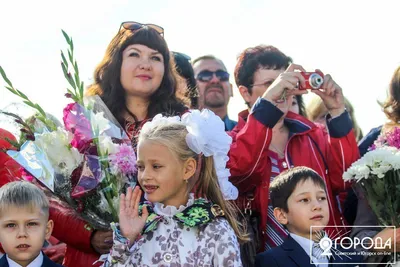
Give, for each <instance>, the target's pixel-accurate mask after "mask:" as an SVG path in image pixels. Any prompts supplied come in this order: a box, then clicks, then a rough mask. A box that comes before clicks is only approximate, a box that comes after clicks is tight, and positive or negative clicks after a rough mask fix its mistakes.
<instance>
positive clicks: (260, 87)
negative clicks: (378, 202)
mask: <svg viewBox="0 0 400 267" xmlns="http://www.w3.org/2000/svg"><path fill="white" fill-rule="evenodd" d="M290 63H291V59H290V58H289V57H287V56H286V55H285V54H283V53H282V52H281V51H280V50H278V49H277V48H275V47H273V46H264V45H261V46H257V47H252V48H248V49H246V50H245V51H243V52H242V53H241V54H240V56H239V58H238V62H237V64H236V68H235V80H236V84H237V86H238V87H239V91H240V92H241V94H242V97H243V98H244V100H245V101H246V103H248V105H249V110H246V111H243V112H241V113H240V114H239V122H238V125H237V127H236V128H235V129H234V130H233V132H232V137H233V144H232V146H231V150H230V153H229V156H230V159H229V162H228V167H229V168H230V171H231V175H232V176H231V178H230V180H231V182H232V183H233V184H234V185H236V186H237V187H238V188H239V191H240V194H241V203H238V204H239V205H240V206H241V207H246V206H247V207H248V206H251V209H252V210H253V211H256V212H258V213H259V232H260V235H259V236H260V238H261V242H260V243H261V244H260V246H259V247H258V250H259V251H264V250H267V249H270V248H272V247H275V246H277V245H280V244H282V242H283V240H284V239H285V238H286V236H287V232H286V230H285V229H284V227H282V225H280V224H279V223H278V222H276V220H275V219H274V216H273V209H272V206H271V203H269V184H270V182H271V181H272V180H273V179H274V177H276V176H277V175H278V174H279V173H281V172H283V171H285V170H287V169H289V168H292V167H295V166H307V167H310V168H312V169H313V170H315V171H316V172H318V173H319V175H321V177H323V178H324V181H325V183H326V188H327V201H328V203H329V210H330V220H329V225H330V226H333V227H332V228H330V229H329V231H330V232H332V233H333V234H335V233H339V232H341V233H343V228H341V227H342V226H344V225H346V222H345V221H344V219H343V216H342V214H341V211H340V207H339V203H338V201H337V199H336V197H337V195H338V193H339V192H342V191H344V190H346V189H347V188H348V186H349V185H345V183H344V182H343V179H342V174H343V172H344V171H345V170H346V168H347V167H349V166H350V165H351V163H353V162H354V161H355V160H356V159H358V157H359V154H358V149H357V143H356V139H355V137H354V133H353V130H352V122H351V119H350V116H349V114H348V112H347V111H346V110H345V106H344V98H343V94H342V89H341V88H340V87H339V85H337V84H336V82H335V81H334V80H333V79H332V77H331V76H330V75H325V76H324V77H323V83H322V85H321V87H320V88H318V89H314V90H311V92H313V93H315V94H316V95H318V96H319V97H320V98H321V99H322V101H323V102H324V103H325V105H326V107H327V108H328V111H329V115H328V116H327V118H326V120H327V128H328V129H329V133H328V132H327V131H326V129H325V128H323V127H320V126H319V125H316V124H314V123H312V122H311V121H309V120H307V119H306V118H305V117H303V116H300V115H298V114H295V113H294V112H292V111H290V109H291V107H292V104H293V97H294V96H295V95H302V94H305V93H307V90H299V86H298V85H300V87H306V78H305V77H307V75H306V74H304V73H301V72H304V71H305V70H304V69H303V68H302V67H301V66H299V65H295V64H290Z"/></svg>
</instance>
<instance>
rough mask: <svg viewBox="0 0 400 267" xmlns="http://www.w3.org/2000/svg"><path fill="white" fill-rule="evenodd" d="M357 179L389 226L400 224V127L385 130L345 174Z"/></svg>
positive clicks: (369, 200)
mask: <svg viewBox="0 0 400 267" xmlns="http://www.w3.org/2000/svg"><path fill="white" fill-rule="evenodd" d="M343 179H344V180H345V181H356V182H357V183H359V184H361V186H362V188H363V189H364V190H365V194H366V199H367V200H368V203H369V205H370V207H371V209H372V210H373V212H374V213H375V214H376V216H377V217H378V219H379V221H380V222H381V223H382V224H383V225H385V226H396V227H399V226H400V128H397V127H396V128H394V129H393V130H392V131H389V132H382V133H381V135H380V136H379V137H378V139H377V140H376V141H375V143H374V144H373V145H372V146H371V147H370V148H369V151H368V152H367V153H366V154H365V155H364V156H363V157H362V158H361V159H359V160H358V161H356V162H354V163H353V164H352V165H351V167H350V168H349V169H348V170H347V171H346V172H345V173H344V174H343Z"/></svg>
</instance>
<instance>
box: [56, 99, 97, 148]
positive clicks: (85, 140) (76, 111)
mask: <svg viewBox="0 0 400 267" xmlns="http://www.w3.org/2000/svg"><path fill="white" fill-rule="evenodd" d="M63 121H64V125H65V129H67V131H69V132H71V133H73V135H74V138H73V140H72V141H71V145H72V146H73V147H75V148H77V149H78V150H79V152H81V153H82V151H84V150H85V149H87V148H88V146H89V145H90V141H91V140H92V139H93V134H92V129H91V126H90V122H89V120H88V119H87V118H86V116H85V108H84V107H82V106H81V105H79V104H77V103H71V104H68V105H67V106H66V107H65V108H64V116H63Z"/></svg>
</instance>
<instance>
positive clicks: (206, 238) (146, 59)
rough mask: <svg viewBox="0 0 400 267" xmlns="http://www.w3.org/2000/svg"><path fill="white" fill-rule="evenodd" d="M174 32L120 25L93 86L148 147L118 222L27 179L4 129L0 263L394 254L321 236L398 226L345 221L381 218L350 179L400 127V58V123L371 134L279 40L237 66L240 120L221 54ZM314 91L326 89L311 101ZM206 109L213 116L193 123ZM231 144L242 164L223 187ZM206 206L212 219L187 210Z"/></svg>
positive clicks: (283, 260) (138, 146) (270, 262)
mask: <svg viewBox="0 0 400 267" xmlns="http://www.w3.org/2000/svg"><path fill="white" fill-rule="evenodd" d="M163 35H164V32H163V28H162V27H160V26H157V25H153V24H140V23H137V22H124V23H122V24H121V26H120V29H119V32H118V34H117V35H116V36H115V37H114V38H113V39H112V40H111V42H110V44H109V46H108V47H107V49H106V53H105V55H104V58H103V59H102V61H101V63H100V64H99V65H98V66H97V67H96V69H95V71H94V79H93V81H94V82H93V84H91V85H90V86H89V87H88V88H87V90H86V95H88V96H93V95H98V96H100V98H101V99H102V100H103V101H104V103H105V104H106V106H107V107H108V109H109V110H110V111H111V113H112V114H113V115H114V117H115V118H116V119H117V120H118V122H119V123H120V124H121V126H122V127H123V128H124V129H125V131H126V133H127V134H128V136H129V138H130V139H131V140H132V146H133V148H134V149H135V151H136V153H137V167H138V173H137V180H138V182H139V184H140V186H137V187H135V188H128V190H127V192H126V194H122V195H121V196H120V210H119V222H115V223H113V224H112V225H110V229H109V230H107V231H104V230H100V229H95V228H94V227H93V226H92V225H90V224H89V223H88V222H86V221H84V220H83V219H82V218H81V217H80V216H78V215H77V214H76V212H74V210H72V209H70V208H68V207H67V206H66V205H62V204H61V203H59V201H56V200H54V199H53V198H52V197H51V195H50V194H48V193H46V194H43V192H42V190H38V188H41V187H38V186H37V182H36V183H33V184H32V183H30V182H26V181H20V180H21V179H19V177H21V175H22V173H21V172H22V170H21V168H20V166H19V165H18V164H17V163H16V162H15V161H14V160H13V159H12V158H10V157H9V156H8V155H7V154H6V153H5V151H6V150H7V149H13V147H12V145H11V144H10V142H9V141H10V140H15V138H16V137H14V136H13V135H11V134H10V132H9V131H7V129H0V148H1V151H0V185H1V188H0V211H1V212H0V227H1V228H0V243H1V245H2V250H3V253H4V254H5V255H3V257H2V258H1V260H0V266H24V267H25V266H29V267H35V266H60V265H62V266H66V267H87V266H314V265H312V264H311V263H310V262H318V264H315V265H317V266H328V265H329V264H330V263H335V264H346V266H357V265H359V264H360V262H365V263H367V262H368V263H375V264H379V263H383V262H385V260H386V259H385V258H384V257H383V256H380V257H366V256H364V257H359V256H357V257H356V256H354V257H350V258H349V257H345V258H335V257H332V256H331V257H329V256H324V255H321V253H319V255H315V254H314V246H313V245H314V244H316V243H317V241H316V240H317V238H318V235H322V237H324V236H325V235H329V236H339V235H344V236H350V237H351V238H354V237H366V236H367V237H370V238H371V239H374V238H377V237H379V238H381V239H382V240H383V242H385V241H387V240H389V239H390V238H391V237H392V236H393V235H396V234H397V230H394V229H392V228H390V229H389V228H384V227H382V228H381V229H380V230H376V229H377V228H374V229H368V227H364V228H362V229H361V228H357V230H353V231H351V228H348V229H347V228H346V226H351V225H365V226H371V225H372V226H374V225H376V226H377V225H379V222H378V220H377V218H376V216H375V215H374V213H373V212H372V210H371V209H370V207H369V206H368V203H367V201H366V200H365V198H364V196H363V192H362V190H361V189H360V188H359V187H358V186H357V185H353V184H351V183H348V182H344V180H343V178H342V177H343V173H344V172H345V171H346V170H347V168H349V167H350V166H351V164H352V163H353V162H355V161H356V160H358V159H359V158H360V155H361V156H362V155H363V154H365V153H366V151H367V150H368V148H369V147H370V146H371V145H372V144H373V142H374V141H375V140H376V138H377V137H378V136H379V134H381V133H382V132H389V131H391V130H393V129H394V128H395V127H396V126H398V123H399V121H400V107H399V104H398V103H399V101H400V67H399V68H398V69H397V70H396V71H395V72H394V74H393V78H392V81H391V83H390V89H389V94H388V100H387V101H386V102H385V103H383V104H382V107H383V112H385V114H386V116H387V118H388V119H389V121H388V122H382V125H380V126H379V127H378V128H374V129H372V130H371V132H369V133H368V134H366V135H365V136H363V133H362V131H361V129H360V127H359V126H358V124H357V121H356V118H355V115H354V109H353V107H352V105H351V102H350V101H349V99H347V98H345V96H344V95H345V93H346V88H343V89H342V88H341V86H340V85H339V84H340V82H339V81H336V80H334V78H333V77H332V76H331V75H329V74H328V73H325V74H324V77H323V83H322V84H321V86H320V88H319V89H312V90H301V89H300V88H301V87H303V88H304V87H306V86H307V82H308V81H307V80H306V78H305V77H304V76H303V75H302V74H301V73H302V72H305V71H306V70H305V69H304V68H303V67H302V66H301V65H299V64H295V63H294V62H293V60H292V58H291V57H290V56H288V55H286V54H284V53H283V52H282V51H281V50H279V49H278V48H276V47H274V46H271V45H259V46H255V47H249V48H246V49H245V50H244V51H243V52H241V53H240V55H239V56H238V57H237V63H236V67H235V70H234V73H233V76H234V77H233V78H234V79H233V80H234V81H235V83H236V87H237V88H238V92H239V93H240V95H241V96H242V98H243V101H244V102H245V103H246V105H247V109H245V110H243V111H241V112H240V113H239V114H238V118H237V120H236V118H230V117H229V116H228V104H229V100H230V98H231V97H232V96H233V85H232V84H231V83H230V80H232V79H231V74H230V73H229V72H228V71H227V68H226V66H225V65H224V63H223V62H222V60H221V59H219V58H217V57H216V56H213V55H204V56H201V57H199V58H196V59H191V58H190V57H189V56H187V55H185V54H183V53H180V52H172V51H170V50H169V48H168V45H167V43H166V41H165V39H164V37H163ZM317 71H319V70H317ZM323 71H324V70H323ZM325 71H327V70H325ZM307 93H312V94H314V98H313V99H312V100H311V101H310V102H309V103H308V105H305V103H304V100H303V95H304V94H307ZM210 111H212V112H210ZM200 116H202V118H204V117H206V118H209V120H208V121H207V122H209V125H208V124H207V127H203V128H202V129H199V130H198V131H194V133H193V132H192V131H188V129H189V128H190V127H192V125H193V124H196V123H199V120H200V119H199V118H200ZM214 117H217V118H218V120H217V121H216V120H215V118H214ZM171 118H173V119H171ZM202 125H204V124H202ZM377 126H378V125H377ZM189 135H191V136H190V138H188V136H189ZM190 140H192V141H190ZM193 140H195V141H196V140H202V142H203V143H202V142H195V141H193ZM204 142H205V143H204ZM221 150H222V151H226V152H227V154H226V155H224V156H225V157H226V158H227V162H226V166H223V167H222V168H223V169H225V168H227V169H229V171H230V177H229V183H228V184H224V191H223V190H221V187H222V185H221V183H222V182H221V181H220V180H219V173H220V168H221V164H220V163H221V162H220V161H219V160H217V158H218V157H220V156H221V155H220V154H218V153H220V151H221ZM222 158H224V157H222ZM223 163H224V165H225V161H223ZM225 186H227V187H229V188H230V189H229V190H230V191H229V190H225V189H226V188H225ZM230 186H231V187H230ZM235 190H236V191H235ZM228 191H229V192H230V193H229V194H225V192H228ZM144 198H146V199H147V200H148V201H149V202H146V203H142V200H143V199H144ZM199 210H201V212H204V213H205V214H206V215H199V217H198V218H197V219H196V220H193V221H191V219H190V218H191V217H187V216H188V214H190V213H196V212H197V213H199V212H200V211H199ZM199 214H200V213H199ZM201 214H202V213H201ZM311 228H312V229H313V230H312V235H311V236H310V229H311ZM343 229H345V230H343ZM360 229H361V230H360ZM399 233H400V232H399ZM397 240H398V242H399V243H400V239H397ZM41 244H45V245H43V246H42V245H41ZM397 248H398V250H400V246H397ZM315 250H316V251H317V250H318V249H315ZM41 251H42V252H41ZM317 252H318V251H317ZM389 252H390V251H389ZM310 260H311V261H310ZM52 261H54V262H56V263H52Z"/></svg>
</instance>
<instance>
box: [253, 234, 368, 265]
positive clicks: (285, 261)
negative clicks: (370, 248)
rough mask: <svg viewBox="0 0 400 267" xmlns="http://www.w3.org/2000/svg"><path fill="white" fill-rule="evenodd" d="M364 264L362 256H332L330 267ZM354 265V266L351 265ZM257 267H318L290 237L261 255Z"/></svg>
mask: <svg viewBox="0 0 400 267" xmlns="http://www.w3.org/2000/svg"><path fill="white" fill-rule="evenodd" d="M359 262H363V257H362V256H353V257H351V259H349V258H347V257H341V258H339V257H338V256H335V257H333V256H331V257H330V263H334V264H329V266H333V267H356V266H359V267H363V266H364V265H363V264H356V263H359ZM351 263H354V264H351ZM255 266H256V267H262V266H268V267H315V266H316V265H314V264H312V263H310V257H309V256H308V254H307V253H306V252H305V251H304V249H303V248H302V247H301V246H300V245H299V243H297V242H296V241H295V240H294V239H293V238H292V237H291V236H290V235H289V237H288V238H287V239H286V240H285V242H284V243H283V244H282V245H281V246H279V247H275V248H273V249H270V250H268V251H266V252H263V253H260V254H258V255H257V257H256V265H255Z"/></svg>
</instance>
